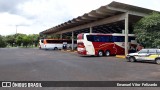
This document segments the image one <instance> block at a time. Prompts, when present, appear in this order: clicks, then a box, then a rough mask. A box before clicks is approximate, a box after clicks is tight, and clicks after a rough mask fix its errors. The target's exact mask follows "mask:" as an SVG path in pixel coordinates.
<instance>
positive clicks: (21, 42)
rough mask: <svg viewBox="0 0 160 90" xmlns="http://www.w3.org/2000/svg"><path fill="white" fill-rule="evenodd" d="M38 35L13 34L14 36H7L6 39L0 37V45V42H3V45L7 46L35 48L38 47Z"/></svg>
mask: <svg viewBox="0 0 160 90" xmlns="http://www.w3.org/2000/svg"><path fill="white" fill-rule="evenodd" d="M38 40H39V35H38V34H30V35H26V34H20V33H18V34H14V35H7V36H6V37H3V38H2V36H1V37H0V44H2V41H5V45H7V44H8V46H12V47H13V46H25V47H28V46H32V47H33V46H36V47H37V45H38ZM0 47H1V46H0Z"/></svg>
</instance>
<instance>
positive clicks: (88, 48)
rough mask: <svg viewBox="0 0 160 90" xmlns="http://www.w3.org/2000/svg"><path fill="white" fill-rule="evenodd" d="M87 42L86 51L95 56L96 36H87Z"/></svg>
mask: <svg viewBox="0 0 160 90" xmlns="http://www.w3.org/2000/svg"><path fill="white" fill-rule="evenodd" d="M86 37H87V42H86V43H84V44H86V51H87V53H88V54H90V55H94V54H95V49H94V45H93V43H92V42H93V41H94V36H93V35H87V36H86Z"/></svg>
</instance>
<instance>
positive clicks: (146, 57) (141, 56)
mask: <svg viewBox="0 0 160 90" xmlns="http://www.w3.org/2000/svg"><path fill="white" fill-rule="evenodd" d="M126 59H127V60H128V61H129V62H135V61H153V62H155V63H157V64H160V49H142V50H140V51H139V52H136V53H130V54H128V55H127V56H126Z"/></svg>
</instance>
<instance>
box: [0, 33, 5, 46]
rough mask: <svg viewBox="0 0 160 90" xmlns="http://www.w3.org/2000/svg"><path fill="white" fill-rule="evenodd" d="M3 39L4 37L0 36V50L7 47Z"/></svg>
mask: <svg viewBox="0 0 160 90" xmlns="http://www.w3.org/2000/svg"><path fill="white" fill-rule="evenodd" d="M4 38H5V37H3V36H1V35H0V48H4V47H6V46H7V43H6V41H5V39H4Z"/></svg>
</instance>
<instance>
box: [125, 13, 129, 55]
mask: <svg viewBox="0 0 160 90" xmlns="http://www.w3.org/2000/svg"><path fill="white" fill-rule="evenodd" d="M128 18H129V16H128V13H126V16H125V55H127V54H128V26H129V23H128Z"/></svg>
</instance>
